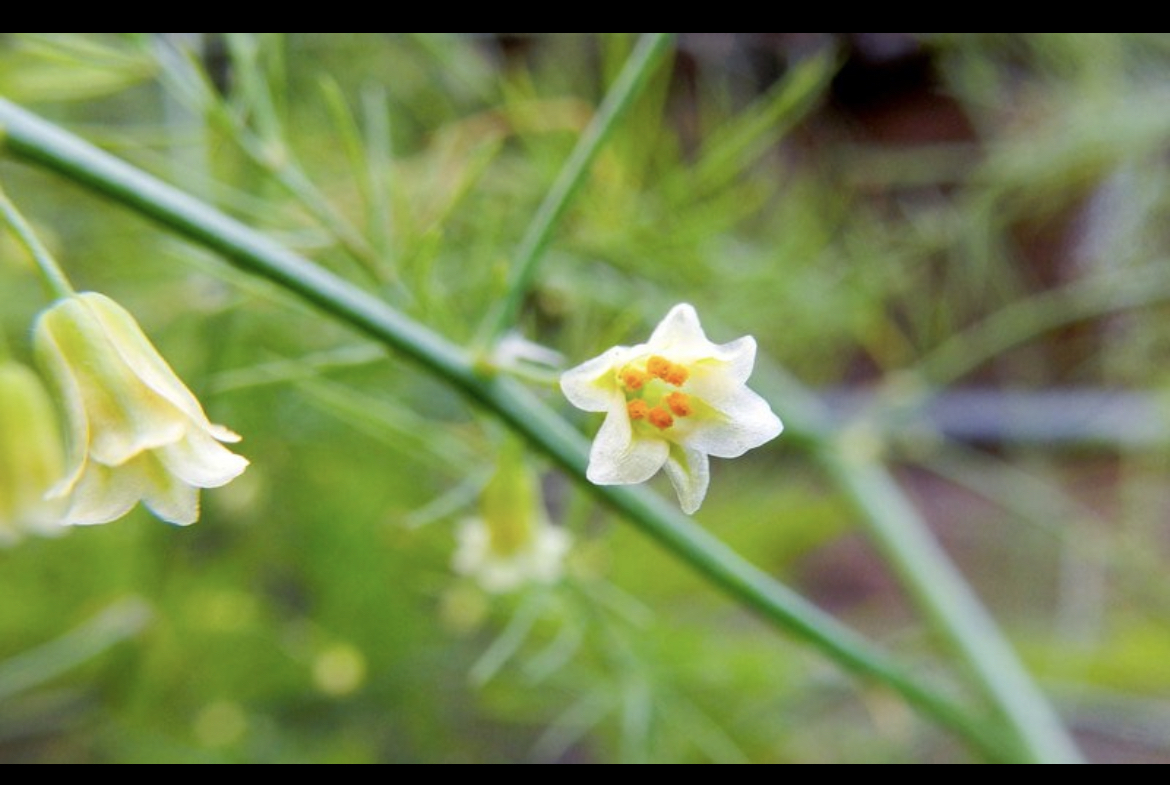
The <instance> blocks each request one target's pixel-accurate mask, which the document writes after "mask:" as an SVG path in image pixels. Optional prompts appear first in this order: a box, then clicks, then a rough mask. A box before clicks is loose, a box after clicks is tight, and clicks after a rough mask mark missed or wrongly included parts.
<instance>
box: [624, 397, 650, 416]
mask: <svg viewBox="0 0 1170 785" xmlns="http://www.w3.org/2000/svg"><path fill="white" fill-rule="evenodd" d="M626 409H627V410H628V411H629V412H630V419H631V420H645V419H646V415H648V414H649V413H650V404H648V403H646V402H645V401H643V400H640V399H639V400H636V401H630V402H629V403H628V404H626Z"/></svg>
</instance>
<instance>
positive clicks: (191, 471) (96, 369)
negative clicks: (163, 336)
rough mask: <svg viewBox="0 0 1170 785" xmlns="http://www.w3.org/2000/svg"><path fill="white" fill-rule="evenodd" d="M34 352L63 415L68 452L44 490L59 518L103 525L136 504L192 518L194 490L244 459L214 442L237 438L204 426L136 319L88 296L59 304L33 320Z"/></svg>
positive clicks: (186, 520)
mask: <svg viewBox="0 0 1170 785" xmlns="http://www.w3.org/2000/svg"><path fill="white" fill-rule="evenodd" d="M36 350H37V355H38V357H39V359H40V361H41V363H42V364H43V365H44V367H45V369H46V371H47V372H48V373H49V374H51V375H52V377H53V379H54V380H55V382H56V385H57V387H58V390H59V392H60V394H61V396H62V398H63V399H64V403H65V409H66V413H67V414H68V418H69V427H70V436H71V438H70V444H71V457H70V468H69V472H68V474H67V475H66V477H65V479H64V480H62V481H61V482H60V483H59V484H58V485H57V486H56V487H55V488H54V489H53V490H52V491H51V493H50V497H52V498H67V499H68V500H69V506H68V511H67V512H66V515H65V521H66V523H68V524H73V525H89V524H100V523H109V522H110V521H114V520H117V519H118V518H121V517H122V516H124V515H126V514H127V513H128V512H129V511H130V510H131V509H133V508H134V506H135V505H136V504H138V502H139V501H141V502H143V503H144V504H145V505H146V506H147V507H148V508H149V509H150V510H151V512H153V513H154V514H155V515H156V516H158V517H159V518H161V519H162V520H164V521H167V522H169V523H174V524H178V525H182V526H185V525H188V524H191V523H194V522H195V521H196V520H198V518H199V489H200V488H218V487H220V486H223V485H226V484H227V483H229V482H231V481H232V480H233V479H235V478H236V477H238V476H239V475H240V474H242V473H243V471H244V469H245V468H246V467H247V466H248V462H247V461H246V460H245V459H244V458H241V457H240V456H238V455H235V454H234V453H232V452H231V451H229V450H228V449H226V448H225V447H223V445H222V444H221V442H229V443H234V442H238V441H239V440H240V437H239V436H237V435H236V434H234V433H232V432H231V431H229V430H228V429H226V428H224V427H222V426H219V425H213V424H212V423H211V422H210V421H209V420H208V419H207V415H206V414H204V412H203V407H202V406H201V405H200V403H199V401H198V400H196V398H195V396H194V395H192V394H191V391H190V390H188V389H187V387H186V386H185V385H184V384H183V382H182V381H180V380H179V378H178V376H176V375H175V372H174V371H172V370H171V367H170V366H169V365H168V364H167V362H166V361H165V360H164V359H163V358H162V356H160V355H159V353H158V351H157V350H156V349H155V348H154V346H153V345H152V344H151V342H150V340H149V339H148V338H147V337H146V335H145V334H144V333H143V332H142V329H141V328H140V327H139V326H138V323H137V322H136V321H135V320H134V317H133V316H131V315H130V314H129V313H128V312H127V311H126V310H125V309H123V308H122V307H121V306H120V305H118V304H117V303H115V302H114V301H113V300H111V299H110V298H108V297H106V296H104V295H101V294H94V293H86V294H78V295H73V296H71V297H67V298H65V299H63V300H60V301H59V302H57V303H56V304H55V305H53V306H52V307H51V308H50V309H49V310H48V311H46V312H45V313H43V314H42V315H41V317H40V319H39V320H38V321H37V326H36Z"/></svg>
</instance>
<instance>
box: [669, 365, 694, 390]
mask: <svg viewBox="0 0 1170 785" xmlns="http://www.w3.org/2000/svg"><path fill="white" fill-rule="evenodd" d="M664 378H665V379H666V381H667V383H669V384H673V385H674V386H675V387H682V386H683V385H684V384H686V383H687V379H689V378H691V372H690V371H688V370H687V369H686V368H684V367H682V366H681V365H672V366H670V370H669V371H668V372H667V374H666V376H665V377H664Z"/></svg>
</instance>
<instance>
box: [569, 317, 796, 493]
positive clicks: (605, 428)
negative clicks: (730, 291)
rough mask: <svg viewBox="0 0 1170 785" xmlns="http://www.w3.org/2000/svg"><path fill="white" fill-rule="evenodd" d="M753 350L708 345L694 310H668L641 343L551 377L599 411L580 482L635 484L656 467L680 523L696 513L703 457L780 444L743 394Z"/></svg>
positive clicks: (703, 480) (704, 475)
mask: <svg viewBox="0 0 1170 785" xmlns="http://www.w3.org/2000/svg"><path fill="white" fill-rule="evenodd" d="M755 362H756V341H755V339H754V338H752V337H751V336H744V337H743V338H740V339H738V340H735V341H732V342H731V343H727V344H722V345H720V344H715V343H712V342H711V341H710V340H708V338H707V336H706V334H705V333H704V332H703V328H702V325H700V324H699V316H698V314H696V313H695V309H694V308H693V307H692V306H690V305H686V304H682V305H677V306H675V307H674V308H673V309H671V311H670V313H668V314H667V315H666V318H664V319H663V320H662V322H661V323H660V324H659V325H658V327H657V328H656V329H655V330H654V333H653V334H652V335H651V336H650V340H649V341H648V342H646V343H644V344H639V345H637V346H632V347H627V346H616V347H614V348H612V349H610V350H609V351H607V352H605V353H604V354H602V355H601V356H600V357H596V358H594V359H592V360H590V361H588V362H586V363H584V364H582V365H579V366H577V367H576V368H574V369H572V370H570V371H568V372H566V373H565V374H564V376H562V377H561V389H562V390H563V391H564V393H565V396H566V397H567V398H568V399H569V401H570V402H571V403H572V404H573V405H574V406H576V407H577V408H579V409H583V410H585V411H587V412H606V418H605V422H604V424H602V426H601V430H600V431H598V433H597V437H596V439H594V441H593V448H592V450H591V452H590V456H589V470H588V474H587V476H588V478H589V480H590V481H591V482H593V483H596V484H598V485H631V484H635V483H640V482H645V481H647V480H649V479H650V478H651V477H653V476H654V475H655V474H657V473H658V471H659V470H660V469H663V468H665V469H666V474H667V476H668V477H669V478H670V481H671V483H672V484H673V485H674V489H675V491H676V492H677V493H678V499H679V503H680V504H681V505H682V509H683V511H684V512H686V513H687V514H692V513H694V512H695V511H697V510H698V509H699V507H700V506H701V505H702V503H703V499H704V497H706V495H707V487H708V485H709V484H710V480H711V473H710V464H709V460H708V456H712V455H713V456H715V457H716V458H738V457H739V456H741V455H743V454H744V453H745V452H747V451H748V450H751V449H754V448H756V447H759V446H760V445H762V444H764V443H766V442H769V441H771V440H772V439H774V438H776V437H777V436H779V435H780V433H781V432H782V431H783V430H784V426H783V425H782V424H781V422H780V418H779V417H777V416H776V415H775V413H773V411H772V409H771V407H770V406H769V405H768V402H767V401H765V400H764V399H763V398H761V397H760V396H759V395H757V394H756V393H755V392H753V391H752V390H749V389H748V387H747V380H748V377H749V376H751V373H752V368H753V367H754V366H755Z"/></svg>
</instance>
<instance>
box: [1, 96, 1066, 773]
mask: <svg viewBox="0 0 1170 785" xmlns="http://www.w3.org/2000/svg"><path fill="white" fill-rule="evenodd" d="M0 129H2V130H3V139H4V141H5V144H6V147H7V150H8V151H9V152H10V153H11V154H13V155H15V156H17V157H19V158H22V159H24V160H26V161H29V162H31V163H34V164H36V165H39V166H41V167H44V168H46V169H49V170H52V171H55V172H58V173H60V174H62V175H64V176H65V177H67V178H69V179H70V180H72V181H74V182H77V183H80V184H82V185H85V186H87V187H88V188H90V189H92V190H94V191H96V192H98V193H100V194H103V195H105V196H106V197H108V198H110V199H112V200H114V201H117V202H120V203H122V204H124V205H126V206H128V207H130V208H131V209H133V210H135V211H136V212H138V213H140V214H142V215H144V216H147V217H150V218H152V219H153V220H155V221H157V222H158V223H160V224H162V225H163V226H165V227H168V228H169V229H171V230H172V231H174V232H176V233H178V234H181V235H183V236H185V237H187V238H188V239H190V240H193V241H195V242H197V243H199V244H201V245H204V246H206V247H208V248H210V249H212V250H214V251H217V252H219V253H221V254H223V255H224V256H225V257H226V258H227V259H229V260H231V261H232V262H233V263H234V264H235V265H236V266H238V267H240V268H241V269H243V270H245V271H247V272H250V273H252V274H254V275H257V276H261V277H264V278H267V279H268V280H270V281H273V282H275V283H277V284H279V285H281V286H283V287H284V288H286V289H288V290H289V291H292V292H295V293H297V294H299V295H300V296H301V297H303V298H304V299H305V300H307V301H309V302H311V303H314V304H316V305H317V306H318V307H319V308H320V309H321V310H322V311H324V312H326V313H328V314H330V315H331V316H333V317H334V318H336V319H338V320H339V321H341V322H344V323H346V324H348V325H350V326H352V327H354V328H355V329H357V330H359V331H361V332H364V333H365V334H367V335H369V336H371V337H373V338H375V339H377V340H378V341H380V342H382V343H384V344H385V345H386V346H388V347H391V348H393V349H395V350H397V351H399V352H401V353H403V354H404V355H406V356H408V357H409V358H411V359H412V360H414V361H415V362H417V363H418V364H419V365H421V366H422V367H423V368H425V369H426V370H427V371H428V372H430V373H432V374H434V375H436V376H437V377H439V378H441V379H443V380H444V381H446V382H447V383H449V384H451V385H452V386H453V387H455V388H457V389H459V390H461V391H462V392H463V393H465V394H466V395H467V396H468V397H469V398H470V399H472V400H473V401H474V402H475V403H477V404H479V405H480V406H482V407H484V408H485V409H487V410H488V411H490V412H492V413H494V414H495V415H496V416H498V417H499V418H500V419H501V420H503V421H504V422H505V423H507V424H508V425H509V426H510V427H511V428H512V429H513V430H515V431H516V432H517V433H519V434H521V435H523V436H524V437H525V438H526V439H527V440H528V441H529V443H530V444H532V445H533V446H534V447H536V448H537V449H539V450H541V451H542V452H544V453H545V454H546V455H547V456H549V457H550V458H551V459H552V460H553V461H555V462H556V463H557V464H559V465H560V466H561V467H562V468H564V469H565V470H566V471H567V472H568V473H569V474H570V475H571V476H573V478H574V479H576V480H577V481H578V482H579V483H581V485H582V486H583V487H584V488H585V489H587V490H588V491H589V492H590V493H592V494H594V495H595V496H596V497H598V498H599V499H600V500H602V501H603V502H605V503H606V504H608V505H609V506H611V507H612V508H613V509H615V510H616V511H618V512H620V513H621V514H623V515H624V516H625V517H626V518H627V519H628V520H629V521H630V522H631V523H632V524H634V525H635V526H637V527H638V528H640V529H641V530H643V531H644V532H645V533H647V534H649V535H650V536H652V537H654V538H655V539H656V540H657V541H658V542H659V543H661V544H662V545H663V546H664V547H666V548H667V549H669V550H670V551H672V552H673V553H675V554H676V555H677V556H678V557H679V558H680V559H682V560H683V561H685V562H686V563H688V564H689V565H691V566H692V567H693V568H694V569H695V570H697V571H698V572H699V573H700V574H702V575H704V576H706V577H707V578H708V579H709V580H711V582H712V583H714V584H715V585H717V586H719V587H721V588H722V589H723V590H725V591H726V592H727V593H728V594H729V595H731V596H732V597H733V598H735V599H736V600H738V601H739V602H740V603H742V604H743V605H744V606H746V607H748V608H751V609H753V610H754V611H756V612H757V613H758V614H759V615H761V616H762V617H763V618H765V619H767V620H769V621H771V622H772V623H774V624H775V625H776V626H777V627H779V628H781V629H782V630H786V631H788V632H789V633H792V634H793V635H796V636H798V637H799V638H801V639H803V640H805V641H806V642H808V643H810V644H812V645H813V646H815V647H816V648H817V649H819V650H820V651H821V652H822V653H824V654H825V655H826V656H828V657H829V658H831V659H833V660H834V661H836V662H837V663H838V664H840V665H841V666H842V667H844V668H846V669H848V670H850V671H852V672H855V673H857V674H859V675H862V676H865V677H868V678H871V679H874V680H876V681H878V682H881V683H882V684H885V685H886V686H888V687H889V688H891V689H893V690H895V691H896V692H898V693H899V694H901V695H902V696H903V697H904V698H905V699H906V700H907V701H908V702H909V703H910V704H911V705H913V706H914V707H916V708H917V709H918V710H920V711H921V712H922V713H923V714H924V715H926V716H929V717H931V718H933V719H934V720H935V721H937V722H938V723H939V724H941V725H942V726H944V727H947V728H949V729H951V730H952V731H954V732H955V733H957V734H958V735H960V736H961V737H963V738H964V739H965V740H966V741H967V742H968V743H969V744H970V745H971V746H972V748H973V749H975V750H978V751H979V752H981V753H982V754H984V755H986V756H987V757H988V758H991V759H993V760H1019V759H1031V758H1036V759H1041V758H1043V757H1044V756H1043V755H1042V754H1041V752H1040V751H1035V754H1034V755H1021V752H1020V750H1019V749H1018V745H1017V744H1014V743H1012V742H1011V741H1006V743H1005V739H1004V738H1002V737H1001V734H1000V733H999V732H998V731H996V730H991V729H989V728H988V727H986V726H985V725H984V724H982V723H981V722H979V721H978V720H977V719H976V718H974V717H972V716H971V715H970V714H969V713H968V712H966V711H965V710H964V709H963V708H961V707H960V706H958V705H957V704H955V703H954V702H953V701H952V700H950V699H949V698H947V697H945V696H944V695H942V694H941V693H940V692H939V691H938V690H937V689H935V688H934V687H932V686H930V685H929V684H928V683H926V682H924V681H922V680H920V679H919V678H918V677H916V676H915V675H913V674H911V673H910V672H908V671H906V670H905V669H903V668H901V667H900V666H898V665H897V664H896V663H894V662H893V661H891V660H890V659H889V658H888V657H887V656H886V655H885V654H883V653H882V652H880V651H879V650H877V649H876V648H875V647H873V646H872V645H871V644H869V643H868V642H866V641H865V640H864V639H862V638H860V637H859V636H857V635H856V634H855V633H853V632H852V631H850V630H848V629H847V628H845V627H843V626H842V625H841V624H840V623H838V622H837V621H836V620H834V619H833V618H832V617H830V616H828V615H827V614H825V613H823V612H821V611H820V610H818V609H817V608H816V607H814V606H812V605H811V604H809V603H808V602H807V601H805V600H804V599H803V598H801V597H800V596H799V595H796V594H794V593H793V592H791V591H790V590H789V589H787V588H786V587H784V586H783V585H781V584H779V583H778V582H776V581H775V580H773V579H772V578H771V577H769V576H768V575H766V574H765V573H763V572H762V571H760V570H759V569H757V568H756V567H754V566H753V565H751V564H749V563H748V562H746V561H745V560H744V559H743V558H741V557H740V556H738V555H737V554H736V553H734V552H733V551H732V550H730V549H729V548H728V547H727V546H726V545H724V544H723V543H722V542H721V541H719V540H718V539H716V538H715V537H713V536H712V535H711V534H709V533H708V532H707V531H706V530H704V529H703V528H701V527H700V526H698V525H697V524H696V523H695V522H694V521H693V520H691V519H689V518H687V517H685V516H683V515H682V514H681V513H679V512H678V511H677V510H676V509H674V508H673V507H671V506H669V505H667V504H666V503H665V502H664V501H662V500H661V499H660V498H659V497H657V496H655V495H654V494H653V493H651V492H650V491H648V490H647V489H646V488H645V487H643V486H636V487H623V486H596V485H592V484H590V483H588V482H587V481H585V479H584V477H585V469H586V466H587V464H588V455H589V447H588V443H587V442H586V441H585V440H584V438H583V437H582V436H581V435H580V434H579V433H578V432H577V431H576V430H574V429H573V428H572V426H570V425H569V423H567V422H566V421H565V420H564V419H562V418H561V417H559V416H558V415H557V414H556V413H555V412H553V411H552V410H551V409H550V408H549V407H548V406H547V405H546V404H545V403H544V402H543V401H542V400H540V399H539V398H538V397H536V396H535V395H534V394H533V393H532V392H531V391H530V390H528V389H527V388H526V387H524V386H522V385H520V384H519V383H517V382H515V381H513V380H511V379H508V378H503V377H499V376H485V375H484V374H482V373H481V372H480V371H478V370H477V366H476V364H475V363H474V362H473V360H472V359H471V357H469V355H468V353H467V352H465V351H464V350H462V349H461V348H459V347H456V346H454V345H452V344H451V343H449V342H448V341H446V340H445V339H443V338H442V337H440V336H438V335H436V334H435V333H433V332H431V331H430V330H428V329H427V328H426V327H424V326H422V325H419V324H417V323H415V322H413V321H411V320H410V319H408V318H406V317H404V316H402V315H401V314H399V313H398V312H396V311H395V310H393V309H392V308H390V307H389V306H388V305H386V304H385V303H384V302H382V301H381V300H379V299H377V298H375V297H373V296H372V295H370V294H368V293H366V292H363V291H362V290H360V289H358V288H357V287H355V286H353V285H351V284H349V283H347V282H345V281H343V280H342V279H340V278H338V277H337V276H335V275H333V274H332V273H329V272H328V271H326V270H323V269H321V268H320V267H318V266H316V265H314V264H313V263H312V262H310V261H308V260H307V259H305V258H303V257H301V256H298V255H297V254H294V253H292V252H290V251H288V250H287V249H285V248H283V247H282V246H280V245H278V244H276V243H274V242H273V241H271V240H269V239H268V238H266V237H264V236H263V235H260V234H258V233H257V232H255V231H253V230H252V229H250V228H248V227H246V226H244V225H243V224H241V223H239V222H237V221H235V220H233V219H231V218H229V217H227V216H225V215H223V214H222V213H219V212H218V211H216V210H214V209H213V208H211V207H209V206H207V205H206V204H204V203H202V202H200V201H198V200H196V199H194V198H192V197H190V196H188V195H187V194H185V193H183V192H182V191H179V190H178V189H175V188H173V187H171V186H168V185H166V184H165V183H162V182H161V181H159V180H157V179H155V178H153V177H151V176H150V175H147V174H145V173H143V172H141V171H139V170H137V169H135V168H133V167H131V166H129V165H128V164H125V163H123V162H122V161H119V160H117V159H115V158H113V157H112V156H110V155H108V154H106V153H104V152H102V151H100V150H98V149H97V148H95V147H93V146H92V145H89V144H88V143H86V142H84V141H82V140H80V139H78V138H77V137H75V136H73V135H71V134H69V133H67V132H65V131H63V130H62V129H60V128H58V127H56V126H54V125H52V124H50V123H47V122H45V121H43V120H41V119H39V118H37V117H35V116H34V115H31V114H29V113H28V112H26V111H24V110H22V109H20V108H19V107H17V106H15V105H13V104H11V103H9V102H8V101H5V100H3V99H0ZM1022 743H1024V744H1025V745H1026V742H1022Z"/></svg>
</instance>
